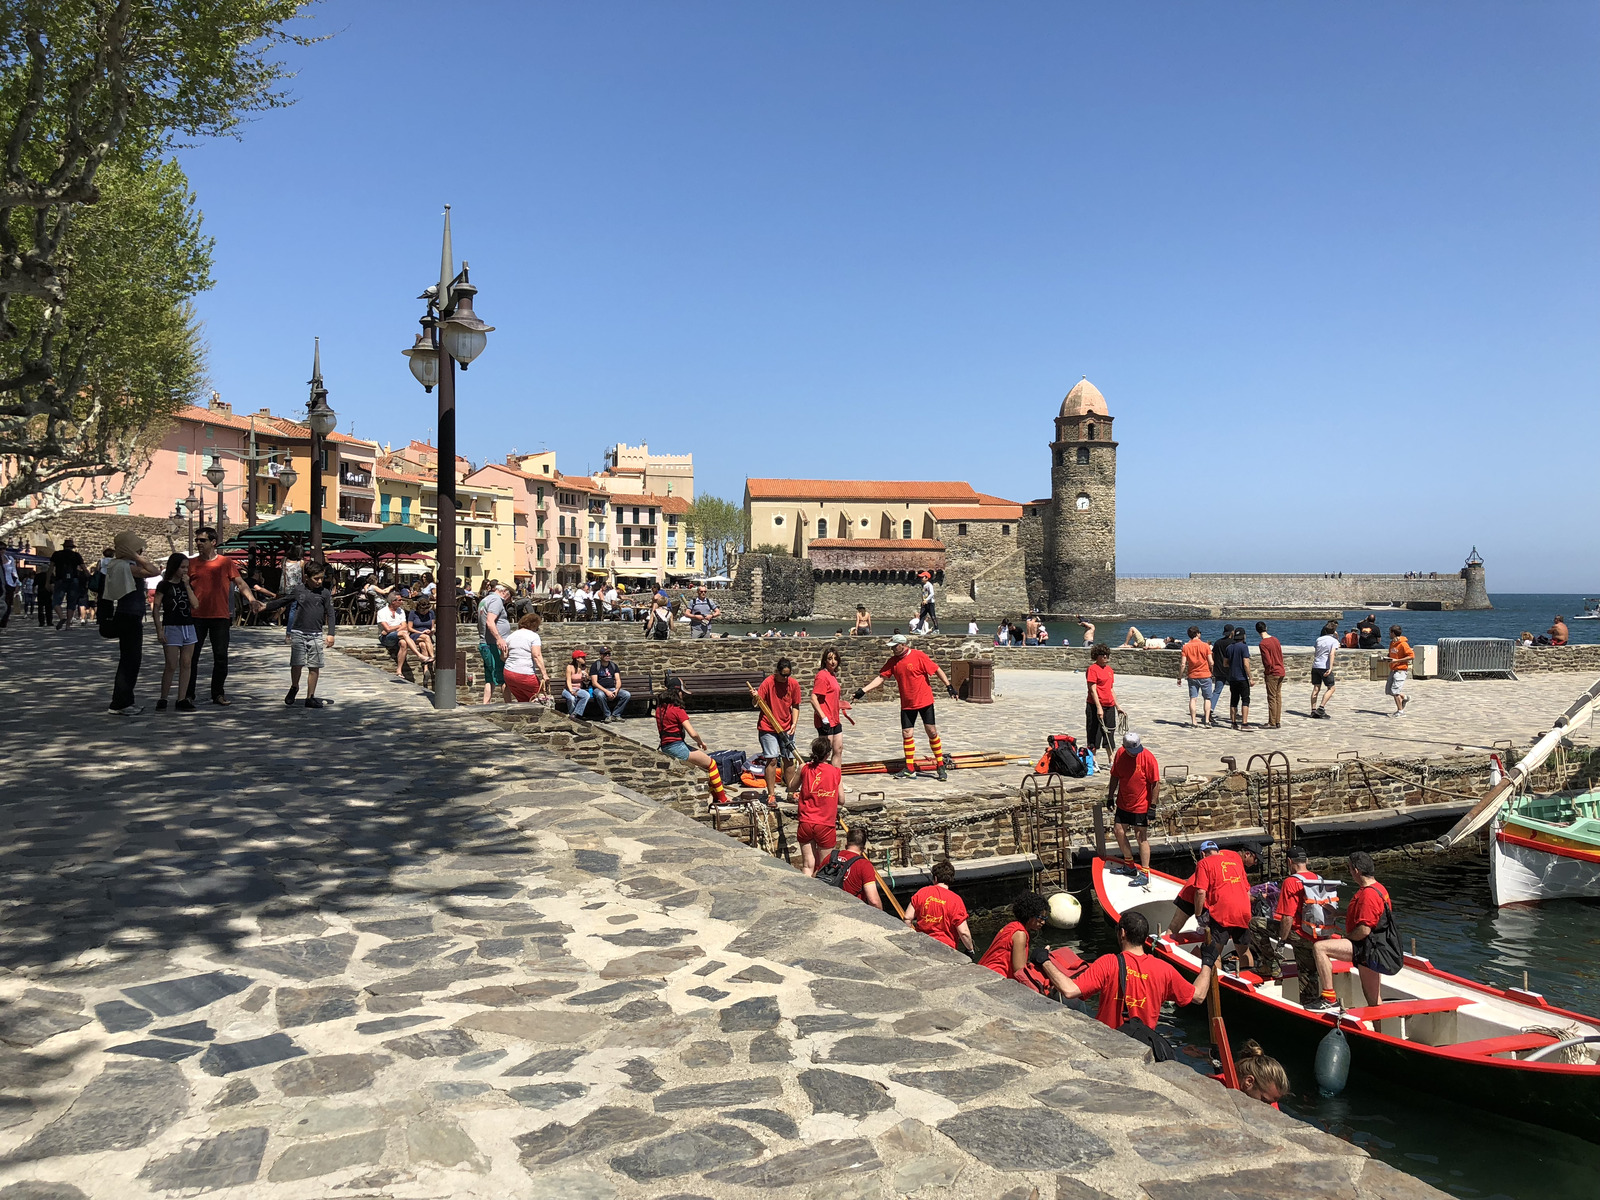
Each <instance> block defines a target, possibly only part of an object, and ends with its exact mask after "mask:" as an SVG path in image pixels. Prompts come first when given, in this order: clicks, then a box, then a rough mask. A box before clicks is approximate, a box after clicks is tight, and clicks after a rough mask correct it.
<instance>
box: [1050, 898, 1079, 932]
mask: <svg viewBox="0 0 1600 1200" xmlns="http://www.w3.org/2000/svg"><path fill="white" fill-rule="evenodd" d="M1082 916H1083V905H1081V904H1079V903H1078V898H1077V897H1076V896H1074V895H1073V894H1072V893H1071V892H1057V893H1056V894H1055V895H1053V896H1051V897H1050V915H1049V917H1048V918H1047V919H1048V920H1049V922H1050V924H1051V925H1053V926H1055V927H1056V928H1057V929H1076V928H1077V927H1078V920H1079V918H1081V917H1082Z"/></svg>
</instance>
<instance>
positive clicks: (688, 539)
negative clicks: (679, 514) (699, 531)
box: [683, 529, 694, 550]
mask: <svg viewBox="0 0 1600 1200" xmlns="http://www.w3.org/2000/svg"><path fill="white" fill-rule="evenodd" d="M683 544H684V545H685V546H687V547H688V548H689V549H691V550H693V549H694V533H693V531H692V530H687V529H686V530H684V533H683Z"/></svg>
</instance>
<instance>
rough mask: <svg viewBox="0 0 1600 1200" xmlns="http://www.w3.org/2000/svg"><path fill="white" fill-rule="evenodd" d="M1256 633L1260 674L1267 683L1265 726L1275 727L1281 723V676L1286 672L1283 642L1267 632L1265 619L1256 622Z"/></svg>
mask: <svg viewBox="0 0 1600 1200" xmlns="http://www.w3.org/2000/svg"><path fill="white" fill-rule="evenodd" d="M1256 633H1258V634H1259V635H1260V636H1261V642H1260V644H1259V645H1258V646H1257V647H1256V652H1257V653H1258V654H1259V655H1260V656H1261V675H1262V678H1263V679H1265V680H1266V683H1267V728H1268V729H1276V728H1278V726H1279V725H1281V724H1282V723H1283V678H1284V676H1285V675H1287V674H1288V670H1287V668H1285V667H1284V665H1283V643H1282V642H1280V641H1279V640H1278V639H1277V638H1275V637H1273V636H1272V635H1271V634H1270V633H1268V632H1267V623H1266V622H1265V621H1257V622H1256Z"/></svg>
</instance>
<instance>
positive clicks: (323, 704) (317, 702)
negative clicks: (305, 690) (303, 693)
mask: <svg viewBox="0 0 1600 1200" xmlns="http://www.w3.org/2000/svg"><path fill="white" fill-rule="evenodd" d="M306 707H307V708H327V707H328V702H327V701H326V700H324V699H323V698H322V697H321V696H307V697H306Z"/></svg>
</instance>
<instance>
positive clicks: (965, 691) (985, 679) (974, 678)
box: [957, 661, 994, 704]
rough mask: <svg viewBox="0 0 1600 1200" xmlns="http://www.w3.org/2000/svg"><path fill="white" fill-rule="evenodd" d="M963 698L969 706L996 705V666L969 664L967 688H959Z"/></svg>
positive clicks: (978, 663)
mask: <svg viewBox="0 0 1600 1200" xmlns="http://www.w3.org/2000/svg"><path fill="white" fill-rule="evenodd" d="M957 691H958V693H959V694H960V696H961V698H962V699H963V700H965V701H967V702H968V703H969V704H993V703H994V664H993V663H992V662H976V661H974V662H971V663H968V664H967V679H966V687H965V688H961V687H959V686H958V687H957Z"/></svg>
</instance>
